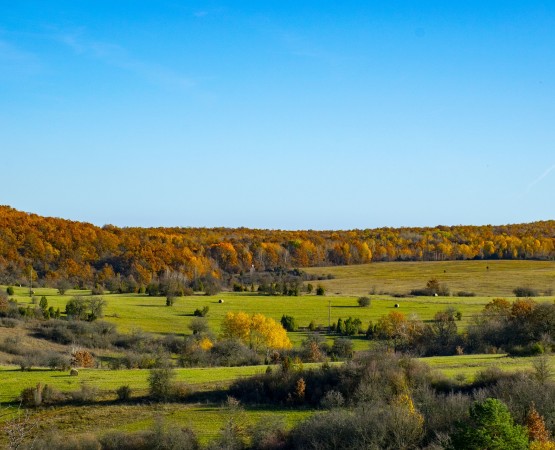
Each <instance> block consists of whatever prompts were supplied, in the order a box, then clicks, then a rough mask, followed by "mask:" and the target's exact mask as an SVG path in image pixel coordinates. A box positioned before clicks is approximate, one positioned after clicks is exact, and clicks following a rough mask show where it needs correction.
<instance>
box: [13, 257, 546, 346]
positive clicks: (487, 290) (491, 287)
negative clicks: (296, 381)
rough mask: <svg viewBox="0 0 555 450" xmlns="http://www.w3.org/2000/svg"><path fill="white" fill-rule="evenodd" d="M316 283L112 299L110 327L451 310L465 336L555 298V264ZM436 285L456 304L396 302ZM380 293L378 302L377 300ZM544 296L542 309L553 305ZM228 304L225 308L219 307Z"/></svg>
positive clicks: (422, 268) (408, 271) (23, 298)
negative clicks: (199, 315)
mask: <svg viewBox="0 0 555 450" xmlns="http://www.w3.org/2000/svg"><path fill="white" fill-rule="evenodd" d="M306 272H308V273H310V274H313V275H320V274H332V275H333V276H334V277H335V278H334V279H330V280H322V281H312V282H311V283H312V284H313V285H317V284H322V285H323V286H324V287H325V288H326V295H325V296H317V295H314V294H311V295H302V296H299V297H282V296H265V295H258V294H256V293H249V292H244V293H235V292H221V293H220V294H217V295H215V296H205V295H192V296H187V297H180V298H178V299H177V300H176V302H175V304H174V306H172V307H167V306H166V305H165V298H164V297H149V296H148V295H146V294H105V295H103V298H104V299H105V300H106V304H107V305H106V308H105V317H104V320H106V321H108V322H111V323H113V324H115V325H116V326H117V328H118V330H119V331H120V332H122V333H130V332H133V331H134V330H139V329H140V330H142V331H145V332H150V333H156V334H160V335H164V334H168V333H175V334H181V335H186V334H189V333H190V331H189V329H188V324H189V323H190V321H191V320H192V318H193V317H194V316H193V312H194V311H195V309H197V308H198V309H202V308H203V307H205V306H208V307H209V308H210V310H209V313H208V316H207V319H208V323H209V325H210V327H211V329H212V330H213V331H214V332H215V333H216V334H218V333H219V331H220V324H221V322H222V319H223V318H224V317H225V315H226V313H227V312H229V311H233V312H237V311H245V312H247V313H262V314H264V315H266V316H268V317H272V318H274V319H275V320H278V321H279V319H280V318H281V316H282V315H283V314H287V315H291V316H293V317H295V319H296V321H297V324H298V325H299V326H300V327H307V326H308V324H309V323H310V322H311V321H314V322H315V323H316V324H317V325H318V326H320V327H322V328H325V327H327V326H328V324H329V323H330V322H331V323H336V322H337V320H338V319H339V318H343V319H346V318H348V317H358V318H359V319H360V320H361V321H362V322H363V326H364V327H367V326H368V324H369V323H370V321H372V322H375V321H376V320H378V319H379V318H380V317H381V316H383V315H386V314H388V313H389V312H391V311H393V310H397V311H400V312H402V313H404V314H405V315H406V316H407V317H411V316H413V317H418V318H420V319H422V320H425V321H426V320H431V319H433V317H434V315H435V314H436V313H437V312H438V311H441V310H444V309H445V308H447V307H454V308H456V309H457V310H459V311H460V312H461V313H462V320H461V321H460V322H459V323H458V326H459V329H460V330H464V328H465V327H466V326H467V325H468V324H469V323H470V322H471V321H472V318H473V317H474V316H475V315H476V314H477V313H478V312H480V311H481V310H482V309H483V307H484V305H485V304H486V303H488V302H489V301H491V299H492V298H493V297H497V296H504V297H506V298H511V297H513V298H514V294H513V293H512V290H513V289H514V288H515V287H518V286H528V287H533V288H535V289H538V290H540V291H541V292H543V293H548V294H550V293H551V292H550V289H553V288H555V262H546V261H446V262H414V263H413V262H392V263H373V264H365V265H357V266H338V267H317V268H309V269H306ZM431 278H437V279H438V280H439V281H440V282H441V283H445V284H446V285H447V286H448V287H449V289H450V290H451V294H452V295H451V296H449V297H405V298H398V297H393V296H392V295H391V294H407V293H408V292H409V291H410V290H411V289H417V288H422V287H424V286H425V284H426V282H427V281H428V280H429V279H431ZM15 290H16V292H15V294H16V295H15V298H16V299H17V300H18V302H20V303H21V304H22V305H27V304H31V298H30V296H29V290H28V288H24V287H22V288H19V287H16V288H15ZM459 291H466V292H474V293H475V294H476V296H475V297H458V296H456V293H457V292H459ZM34 292H35V294H34V297H35V299H36V301H38V300H39V299H40V297H41V296H43V295H44V296H46V298H47V299H48V304H49V306H54V307H59V308H60V309H61V310H62V311H63V310H64V308H65V304H66V302H67V301H68V300H69V299H70V298H71V297H72V296H73V295H90V291H78V290H70V291H68V292H67V293H66V294H65V295H64V296H60V295H58V294H57V292H56V290H55V289H51V288H35V289H34ZM370 292H373V293H375V294H373V295H370V294H369V293H370ZM361 295H367V296H369V297H370V298H371V306H370V307H359V306H358V304H357V301H356V300H357V298H358V296H361ZM553 298H554V297H552V296H543V297H540V298H538V299H537V300H538V301H548V300H553ZM219 300H222V301H223V303H219ZM396 304H398V305H399V308H398V309H396V308H395V305H396ZM305 336H306V333H305V332H304V331H302V330H301V331H299V332H292V333H289V337H290V339H291V341H292V342H293V344H294V345H298V344H299V343H300V342H301V341H302V340H303V339H304V338H305ZM354 341H355V349H357V350H360V349H363V348H366V345H367V343H366V341H365V340H361V339H355V340H354Z"/></svg>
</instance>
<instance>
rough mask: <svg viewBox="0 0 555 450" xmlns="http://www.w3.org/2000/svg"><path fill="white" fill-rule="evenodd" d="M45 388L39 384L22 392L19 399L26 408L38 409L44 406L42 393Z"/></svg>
mask: <svg viewBox="0 0 555 450" xmlns="http://www.w3.org/2000/svg"><path fill="white" fill-rule="evenodd" d="M43 389H44V387H43V385H42V384H41V383H38V384H37V385H36V386H35V387H28V388H25V389H23V390H22V391H21V394H20V396H19V399H20V401H21V404H22V405H23V406H26V407H33V408H34V407H37V406H40V405H41V404H42V391H43Z"/></svg>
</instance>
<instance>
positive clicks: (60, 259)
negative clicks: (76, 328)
mask: <svg viewBox="0 0 555 450" xmlns="http://www.w3.org/2000/svg"><path fill="white" fill-rule="evenodd" d="M0 223H1V226H0V274H1V276H2V277H3V278H4V280H3V281H4V282H8V281H10V282H13V281H17V280H25V279H27V278H28V277H29V273H34V276H35V277H38V278H39V279H41V280H45V281H46V282H47V283H49V282H55V281H56V280H58V279H67V280H72V281H74V282H79V283H80V284H85V285H94V284H95V283H102V282H103V281H104V280H107V279H110V278H113V277H114V276H117V275H118V274H119V275H120V276H122V277H131V278H133V279H134V280H135V281H136V282H137V283H138V284H141V285H146V284H148V283H149V282H150V281H151V280H152V279H153V278H155V277H157V276H158V275H160V274H161V273H162V272H164V271H166V270H168V269H169V270H171V271H172V272H180V273H182V274H183V275H185V276H187V277H188V278H189V279H193V278H195V277H198V276H202V275H207V274H210V275H214V276H216V277H219V276H221V275H222V274H223V273H229V274H238V273H241V272H248V271H249V270H250V269H251V267H252V266H254V268H255V269H256V270H257V271H262V270H273V269H275V268H277V267H284V268H291V267H309V266H326V265H348V264H361V263H368V262H372V261H436V260H457V259H461V260H462V259H544V260H553V259H555V221H553V220H550V221H541V222H534V223H528V224H516V225H503V226H492V225H484V226H464V225H458V226H436V227H429V228H417V227H406V228H377V229H364V230H349V231H314V230H304V231H284V230H259V229H248V228H136V227H130V228H119V227H115V226H113V225H105V226H103V227H98V226H95V225H92V224H89V223H83V222H75V221H71V220H65V219H59V218H51V217H42V216H39V215H36V214H29V213H26V212H21V211H18V210H16V209H14V208H11V207H9V206H0ZM31 268H32V271H31Z"/></svg>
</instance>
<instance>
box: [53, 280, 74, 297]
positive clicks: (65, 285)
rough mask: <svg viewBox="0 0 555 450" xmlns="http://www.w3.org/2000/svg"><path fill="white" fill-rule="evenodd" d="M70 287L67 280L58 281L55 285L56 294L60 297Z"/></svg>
mask: <svg viewBox="0 0 555 450" xmlns="http://www.w3.org/2000/svg"><path fill="white" fill-rule="evenodd" d="M70 287H71V284H70V282H69V281H67V280H58V282H57V283H56V288H57V289H58V294H60V295H64V294H65V293H66V291H67V290H68V289H69V288H70Z"/></svg>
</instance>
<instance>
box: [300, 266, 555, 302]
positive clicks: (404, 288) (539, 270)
mask: <svg viewBox="0 0 555 450" xmlns="http://www.w3.org/2000/svg"><path fill="white" fill-rule="evenodd" d="M304 270H306V272H307V273H309V274H313V275H327V274H331V275H333V276H334V277H335V278H334V279H332V280H322V281H315V282H314V283H318V284H322V285H323V286H324V287H325V288H326V289H327V291H328V292H329V293H331V294H334V293H336V292H337V293H339V295H367V294H368V293H369V292H370V291H375V292H377V293H380V292H387V293H390V294H407V293H408V292H409V291H410V290H411V289H416V288H421V287H423V286H424V285H425V284H426V282H427V281H428V280H429V279H430V278H437V279H438V280H439V281H440V283H445V284H446V285H447V286H448V287H449V289H450V290H451V293H452V295H454V294H455V293H456V292H458V291H466V292H474V293H475V294H476V296H478V297H513V296H514V294H513V289H514V288H516V287H518V286H527V287H533V288H535V289H538V290H539V291H541V292H543V293H546V292H547V293H549V292H550V290H552V291H553V292H555V262H553V261H530V260H527V261H506V260H500V261H495V260H488V261H437V262H433V261H424V262H384V263H372V264H363V265H357V266H336V267H311V268H308V269H304Z"/></svg>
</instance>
